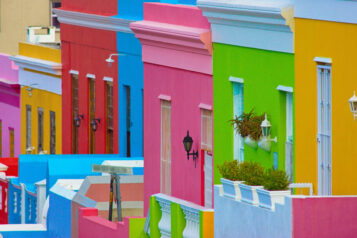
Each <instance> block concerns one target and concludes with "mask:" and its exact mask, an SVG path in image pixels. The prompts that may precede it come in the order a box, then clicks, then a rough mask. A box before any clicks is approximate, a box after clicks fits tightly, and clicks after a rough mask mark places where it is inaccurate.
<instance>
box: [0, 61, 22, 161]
mask: <svg viewBox="0 0 357 238" xmlns="http://www.w3.org/2000/svg"><path fill="white" fill-rule="evenodd" d="M0 65H1V68H0V136H1V138H0V143H1V144H0V157H18V155H19V154H20V141H21V138H20V136H21V132H20V85H19V83H18V68H17V67H16V66H15V65H14V64H13V62H12V61H10V60H9V55H5V54H0Z"/></svg>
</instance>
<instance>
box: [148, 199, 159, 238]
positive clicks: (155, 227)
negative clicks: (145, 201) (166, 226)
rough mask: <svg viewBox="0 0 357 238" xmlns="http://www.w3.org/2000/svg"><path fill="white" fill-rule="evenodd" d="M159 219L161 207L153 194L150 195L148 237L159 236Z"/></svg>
mask: <svg viewBox="0 0 357 238" xmlns="http://www.w3.org/2000/svg"><path fill="white" fill-rule="evenodd" d="M160 219H161V209H160V205H159V203H158V202H157V201H156V199H155V197H154V196H151V197H150V237H153V238H159V237H161V233H160V230H159V222H160Z"/></svg>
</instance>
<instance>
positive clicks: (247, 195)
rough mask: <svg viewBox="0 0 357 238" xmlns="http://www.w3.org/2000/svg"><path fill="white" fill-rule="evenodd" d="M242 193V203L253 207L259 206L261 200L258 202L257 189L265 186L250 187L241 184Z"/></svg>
mask: <svg viewBox="0 0 357 238" xmlns="http://www.w3.org/2000/svg"><path fill="white" fill-rule="evenodd" d="M239 188H240V192H241V195H242V201H243V202H246V203H249V204H252V205H258V204H259V200H258V195H257V191H256V189H257V188H263V186H249V185H246V184H244V183H240V184H239Z"/></svg>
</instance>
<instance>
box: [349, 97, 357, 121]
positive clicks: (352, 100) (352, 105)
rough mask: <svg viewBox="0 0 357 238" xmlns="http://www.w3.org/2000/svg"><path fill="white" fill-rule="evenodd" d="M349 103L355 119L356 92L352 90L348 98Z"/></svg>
mask: <svg viewBox="0 0 357 238" xmlns="http://www.w3.org/2000/svg"><path fill="white" fill-rule="evenodd" d="M348 102H349V103H350V109H351V112H352V114H353V119H354V120H356V118H357V97H356V92H353V96H352V97H351V98H350V100H348Z"/></svg>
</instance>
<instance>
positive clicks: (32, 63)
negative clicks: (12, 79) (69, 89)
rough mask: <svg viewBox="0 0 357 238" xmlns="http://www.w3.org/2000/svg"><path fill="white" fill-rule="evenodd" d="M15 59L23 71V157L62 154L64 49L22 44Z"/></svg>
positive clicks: (20, 77)
mask: <svg viewBox="0 0 357 238" xmlns="http://www.w3.org/2000/svg"><path fill="white" fill-rule="evenodd" d="M11 59H12V60H13V61H14V62H15V64H16V65H18V66H19V68H20V69H19V82H20V85H21V100H20V101H21V102H20V103H21V154H61V152H62V137H61V135H62V96H61V94H62V89H61V70H62V65H61V51H60V49H59V48H52V47H47V46H41V45H33V44H29V43H20V44H19V55H17V56H14V57H12V58H11Z"/></svg>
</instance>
